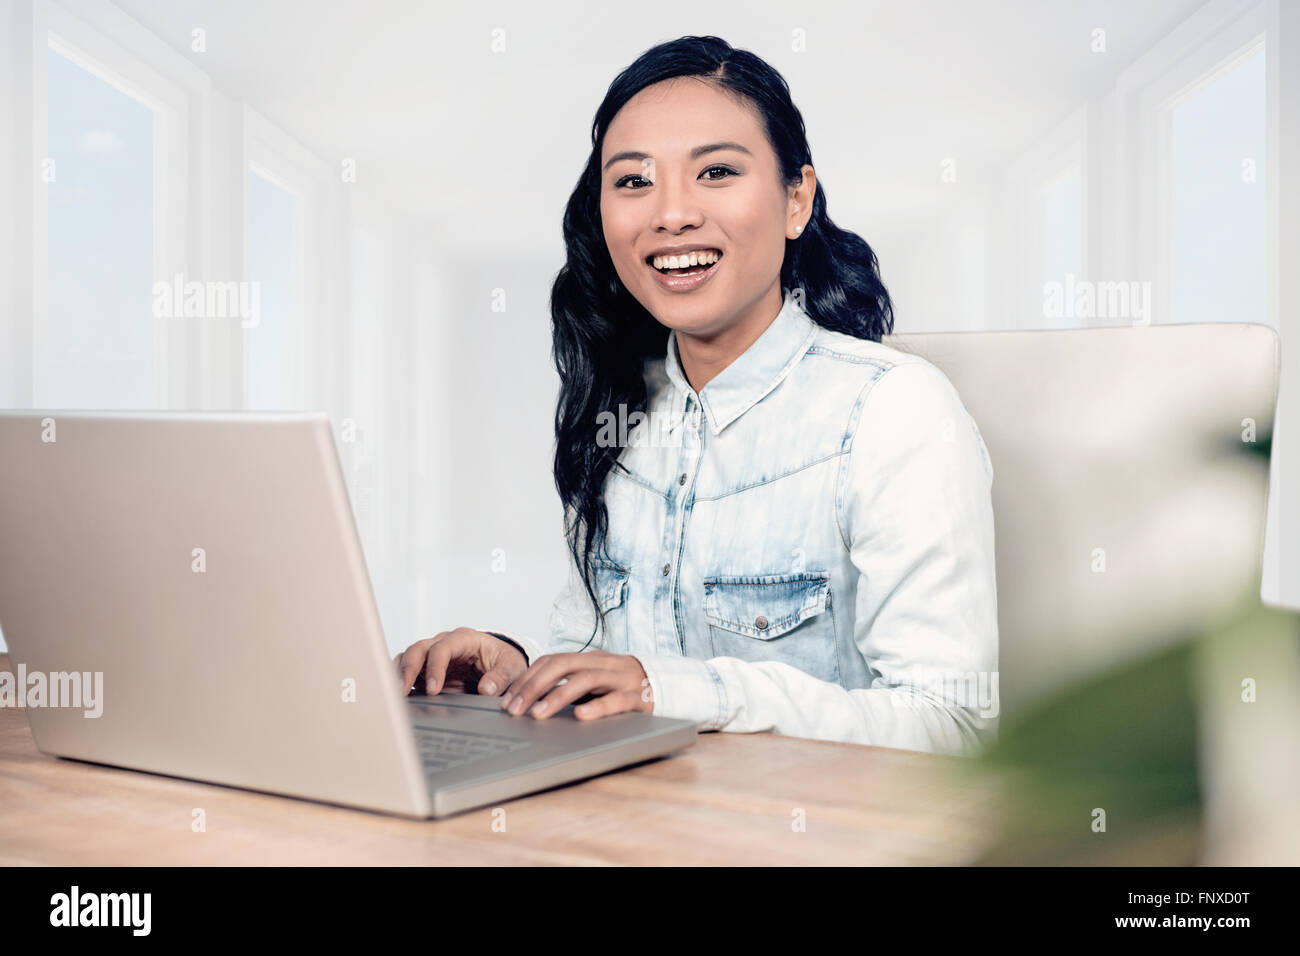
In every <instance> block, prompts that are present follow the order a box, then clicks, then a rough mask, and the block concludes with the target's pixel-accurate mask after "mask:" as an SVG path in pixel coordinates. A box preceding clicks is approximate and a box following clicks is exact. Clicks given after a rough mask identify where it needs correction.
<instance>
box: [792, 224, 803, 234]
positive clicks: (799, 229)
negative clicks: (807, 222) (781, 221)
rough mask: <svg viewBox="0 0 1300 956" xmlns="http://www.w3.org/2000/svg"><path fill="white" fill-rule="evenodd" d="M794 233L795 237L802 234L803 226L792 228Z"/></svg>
mask: <svg viewBox="0 0 1300 956" xmlns="http://www.w3.org/2000/svg"><path fill="white" fill-rule="evenodd" d="M794 231H795V234H796V235H797V234H798V233H801V232H803V226H795V227H794Z"/></svg>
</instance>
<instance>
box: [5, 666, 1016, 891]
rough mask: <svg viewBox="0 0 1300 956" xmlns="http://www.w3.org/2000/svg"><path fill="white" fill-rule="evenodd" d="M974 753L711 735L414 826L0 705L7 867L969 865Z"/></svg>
mask: <svg viewBox="0 0 1300 956" xmlns="http://www.w3.org/2000/svg"><path fill="white" fill-rule="evenodd" d="M0 670H12V668H11V667H10V665H9V659H8V657H7V655H0ZM967 763H968V761H966V760H964V759H963V758H957V757H940V756H935V755H932V754H920V753H911V752H908V751H902V750H888V749H884V748H879V747H860V746H855V745H853V744H834V743H824V742H821V741H813V740H802V739H798V738H793V737H780V736H776V735H773V734H723V733H708V734H701V735H700V737H699V739H698V741H697V742H696V743H695V744H694V745H693V746H691V747H689V748H688V749H686V750H684V751H680V752H678V753H677V754H676V755H674V756H671V757H667V758H664V759H660V760H655V761H652V762H650V763H646V764H642V765H640V766H637V767H634V768H631V769H628V770H623V771H620V772H617V773H611V774H606V775H604V776H601V777H596V778H593V779H590V780H586V781H582V782H580V783H575V784H570V785H568V786H564V787H558V788H555V789H552V790H548V791H545V792H542V793H538V794H533V795H530V796H526V797H521V798H519V799H517V800H511V801H509V802H507V803H505V804H502V806H503V807H504V809H505V824H506V829H505V832H495V831H494V830H493V828H492V827H493V820H494V815H493V808H492V807H485V808H483V809H480V810H471V811H468V812H466V813H463V814H461V815H459V816H455V817H449V818H447V819H445V820H427V821H412V820H405V819H401V818H398V817H388V816H385V815H383V814H378V813H369V812H366V811H363V810H347V809H342V808H338V807H331V806H326V805H323V804H317V803H311V802H308V801H303V800H294V799H290V798H285V797H276V796H271V795H267V794H260V793H252V792H249V791H244V790H235V789H232V788H228V787H219V786H212V785H208V784H201V783H193V782H190V781H186V780H176V779H172V778H169V777H160V776H155V775H153V774H147V773H139V772H135V771H129V770H116V769H112V768H108V767H100V766H96V765H94V764H84V763H79V762H77V761H73V760H62V759H59V758H56V757H49V756H46V755H45V754H42V753H41V752H40V751H38V750H37V749H36V745H35V743H34V742H33V741H32V735H31V731H30V729H29V728H28V725H27V718H26V716H25V715H24V713H23V712H22V711H21V710H17V709H14V708H0V865H6V866H12V865H23V864H49V865H65V866H66V865H75V866H121V865H186V864H200V865H208V866H214V865H215V866H222V865H236V864H249V865H260V864H284V865H308V866H310V865H332V864H344V865H399V866H402V865H413V866H425V865H446V864H452V865H476V864H498V865H499V864H507V865H510V864H515V865H518V864H523V865H528V864H544V865H545V864H558V865H564V864H579V865H601V864H637V865H656V864H675V865H712V864H729V863H734V864H781V865H786V864H836V865H882V864H885V865H887V864H905V863H906V864H949V863H964V862H967V861H968V860H970V859H973V858H974V857H975V856H976V855H977V854H978V853H979V851H980V850H982V849H983V848H984V846H985V842H984V841H987V840H989V839H990V838H991V837H990V834H993V833H995V832H996V827H994V826H993V825H991V821H992V820H993V814H994V804H995V800H996V793H995V792H994V786H993V784H991V783H988V782H984V781H975V782H972V781H971V780H969V779H966V778H967V776H968V775H964V774H961V773H959V771H960V770H962V769H964V767H965V765H966V764H967ZM196 807H201V808H202V809H203V810H204V812H205V814H206V824H207V829H206V831H205V832H202V833H195V832H193V831H192V830H191V820H192V811H193V809H194V808H196ZM796 808H802V809H803V810H804V811H805V813H806V817H805V819H806V830H805V831H804V832H796V831H795V830H794V829H793V828H792V822H793V821H794V819H795V816H794V812H795V810H796ZM498 816H499V814H498Z"/></svg>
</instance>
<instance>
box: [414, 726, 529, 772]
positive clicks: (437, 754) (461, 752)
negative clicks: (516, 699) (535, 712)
mask: <svg viewBox="0 0 1300 956" xmlns="http://www.w3.org/2000/svg"><path fill="white" fill-rule="evenodd" d="M415 743H416V746H418V747H419V750H420V760H421V762H422V763H423V764H424V769H425V772H426V773H439V772H441V771H443V770H450V769H451V768H452V767H459V766H461V765H462V764H467V763H470V762H471V761H474V760H486V759H487V758H488V757H496V756H499V755H501V754H508V753H512V752H513V751H516V750H523V749H525V748H527V747H531V746H532V744H531V743H529V742H528V741H527V740H519V739H518V738H516V737H497V736H495V735H494V734H476V733H471V732H469V731H465V730H444V729H442V728H437V727H416V728H415Z"/></svg>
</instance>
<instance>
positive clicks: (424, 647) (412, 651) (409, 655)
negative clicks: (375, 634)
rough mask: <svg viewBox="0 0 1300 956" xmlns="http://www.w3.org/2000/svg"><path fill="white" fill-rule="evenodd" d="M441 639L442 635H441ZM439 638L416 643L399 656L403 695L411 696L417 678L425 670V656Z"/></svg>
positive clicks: (398, 665)
mask: <svg viewBox="0 0 1300 956" xmlns="http://www.w3.org/2000/svg"><path fill="white" fill-rule="evenodd" d="M439 637H441V635H439ZM437 639H438V638H437V637H430V638H426V639H425V640H423V641H416V642H415V643H414V644H412V645H411V646H410V647H408V648H407V649H406V650H404V651H402V653H400V654H398V655H397V667H398V670H399V672H400V673H401V676H402V693H404V694H409V693H410V692H411V685H412V684H414V683H415V678H416V676H417V675H418V674H419V673H420V671H421V670H423V669H424V656H425V652H426V651H428V649H429V647H430V646H431V645H432V644H433V642H434V641H436V640H437Z"/></svg>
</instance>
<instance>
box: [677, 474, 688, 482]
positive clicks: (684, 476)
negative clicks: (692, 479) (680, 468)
mask: <svg viewBox="0 0 1300 956" xmlns="http://www.w3.org/2000/svg"><path fill="white" fill-rule="evenodd" d="M677 483H678V484H679V485H684V484H686V474H685V473H683V474H682V476H681V477H680V478H678V479H677Z"/></svg>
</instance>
